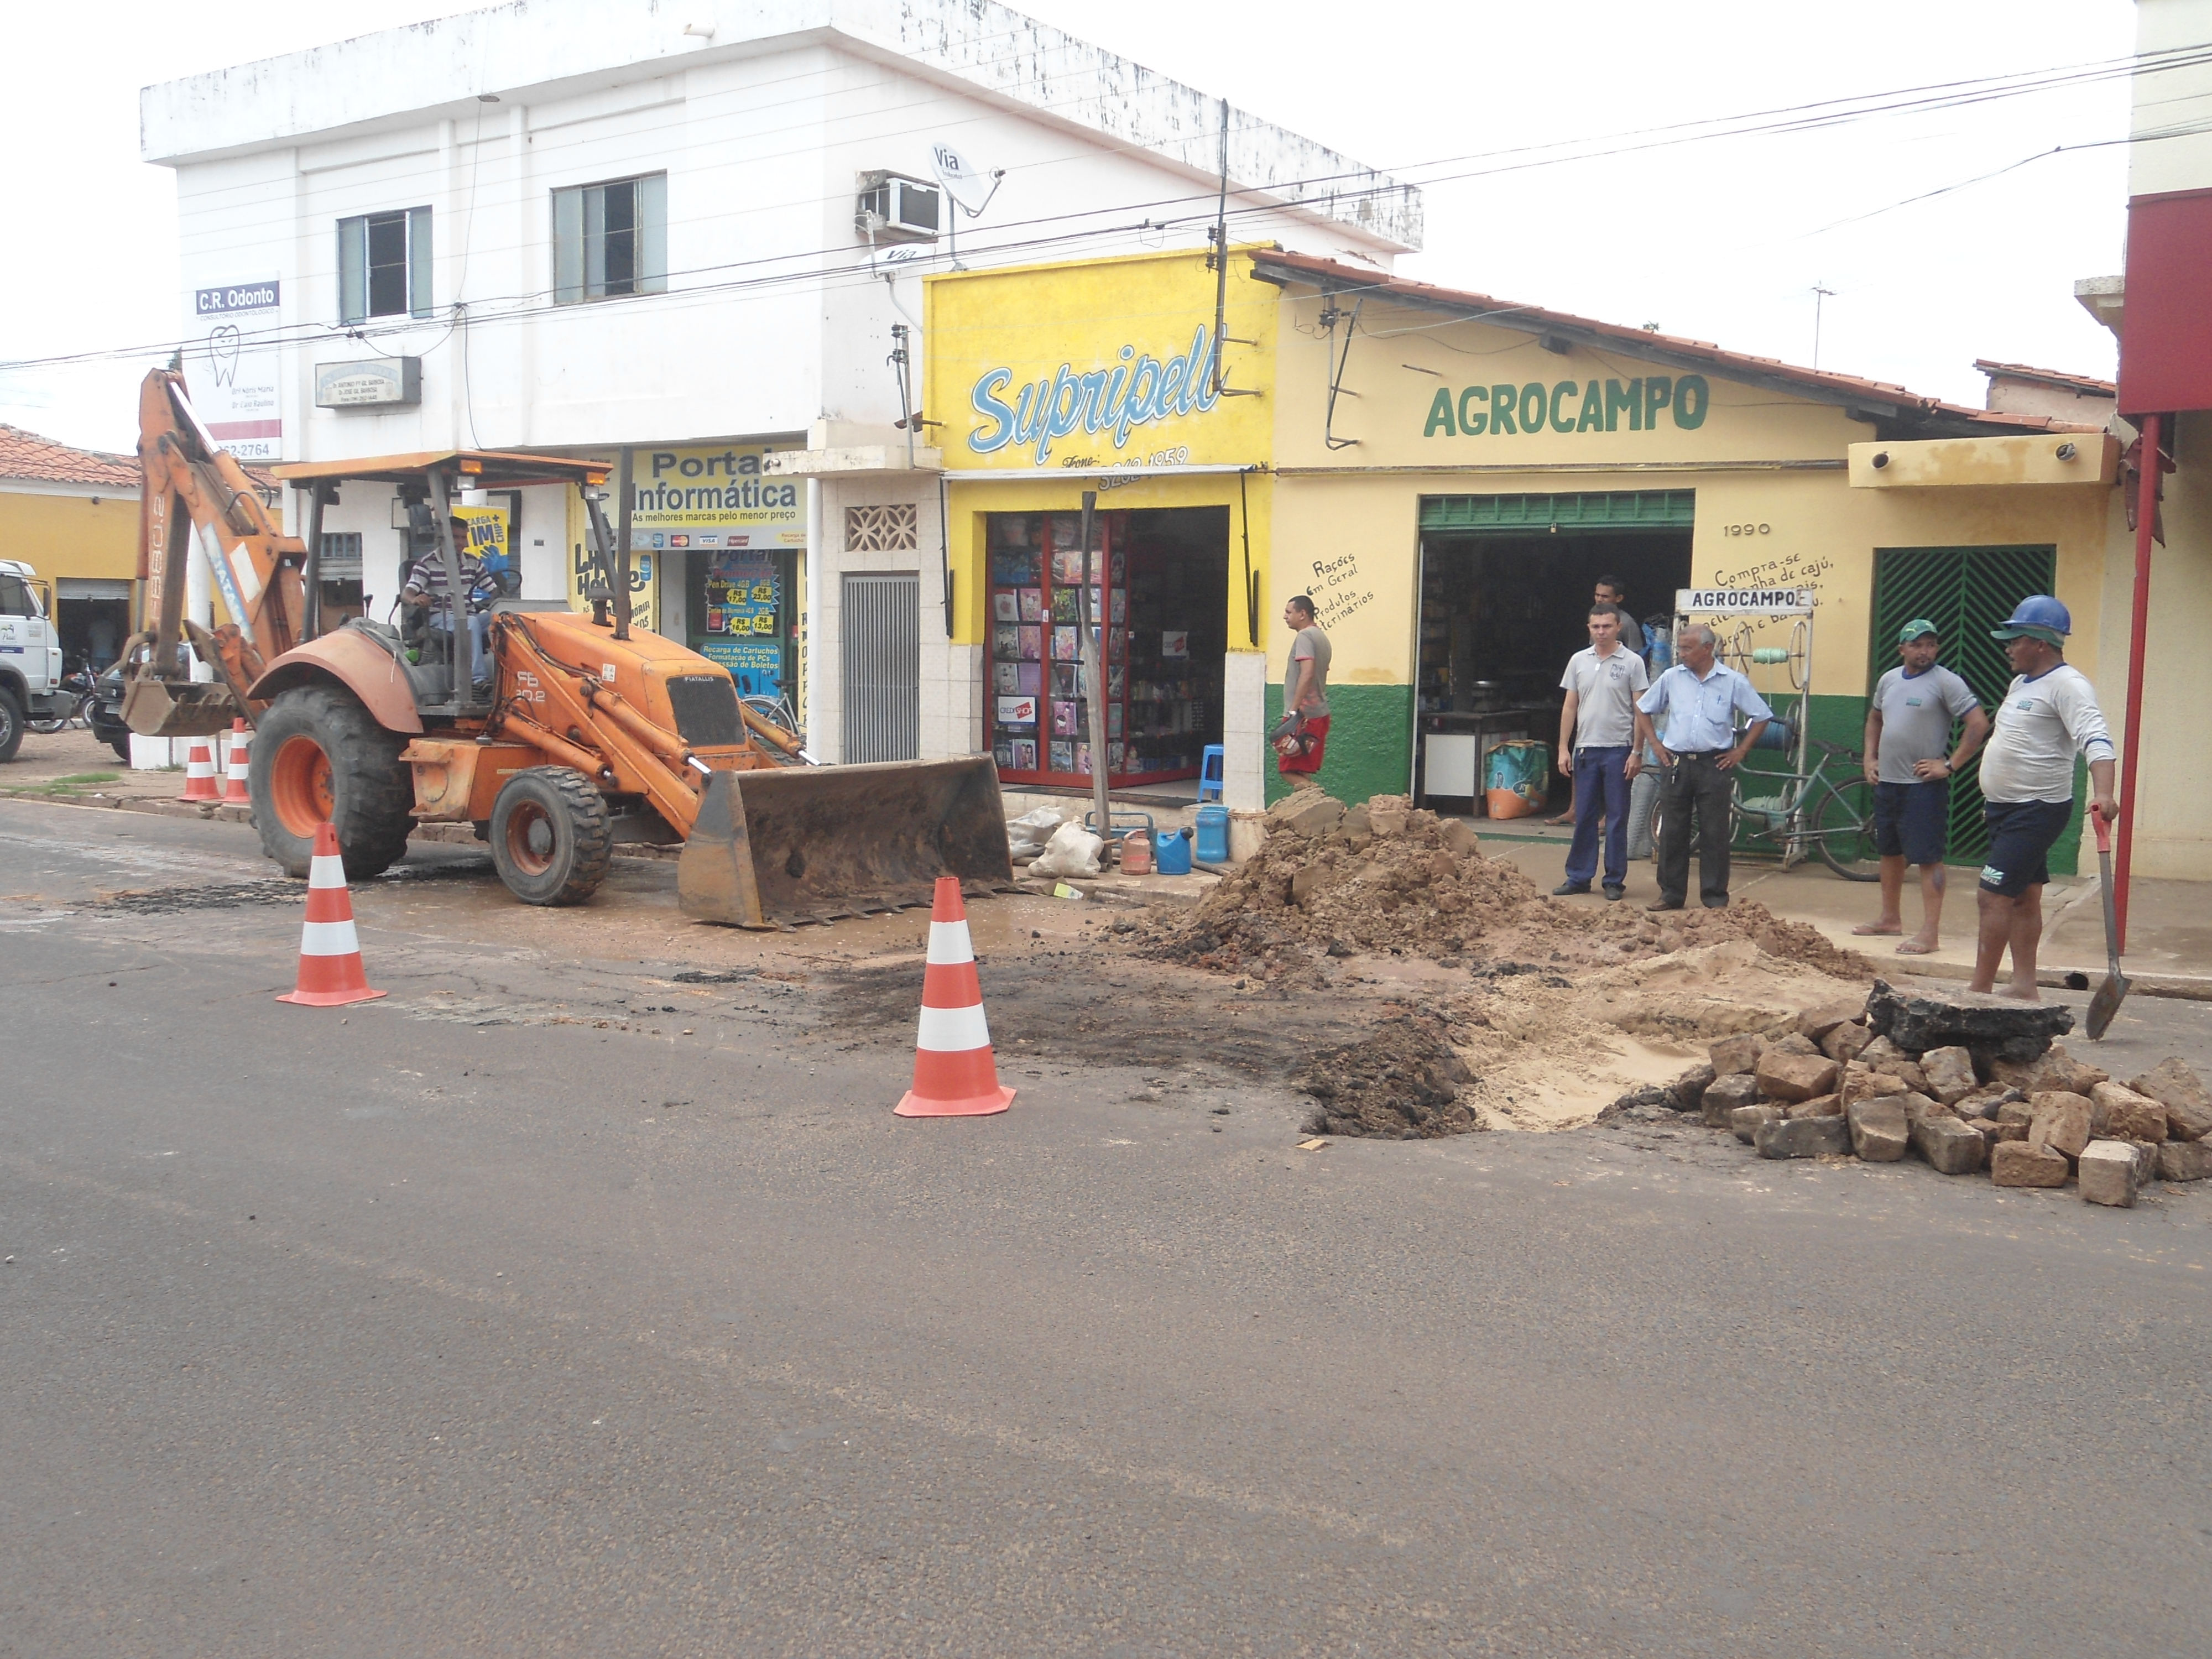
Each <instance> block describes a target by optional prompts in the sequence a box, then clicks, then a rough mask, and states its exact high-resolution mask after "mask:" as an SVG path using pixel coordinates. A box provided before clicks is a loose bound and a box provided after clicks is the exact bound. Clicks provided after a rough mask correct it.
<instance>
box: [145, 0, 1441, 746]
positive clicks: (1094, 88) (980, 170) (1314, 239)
mask: <svg viewBox="0 0 2212 1659" xmlns="http://www.w3.org/2000/svg"><path fill="white" fill-rule="evenodd" d="M142 119H143V154H144V155H145V157H146V159H147V160H148V161H154V162H157V163H159V164H161V165H163V166H166V167H171V168H173V169H174V171H175V173H176V175H177V196H178V210H179V216H180V222H181V228H182V252H183V269H184V283H183V286H184V289H185V293H184V296H183V299H184V305H185V317H186V326H187V330H188V337H189V338H190V340H191V349H189V350H188V351H187V354H186V359H185V367H186V371H187V374H188V376H189V378H190V380H191V385H192V387H193V391H194V393H195V396H196V398H197V401H198V403H199V405H200V407H201V410H202V413H203V415H204V417H205V418H206V419H207V420H208V421H209V422H210V425H211V427H212V428H213V430H214V431H215V433H216V436H217V437H218V438H219V439H220V440H222V441H224V442H225V443H226V444H228V446H229V447H231V448H232V449H233V450H234V452H236V453H239V454H240V456H241V458H243V459H248V460H251V461H255V462H259V463H272V462H276V461H297V460H315V461H322V460H331V459H344V458H349V457H355V456H369V455H384V454H403V453H416V452H440V451H449V450H453V449H459V448H477V449H494V450H529V451H539V452H550V453H567V454H588V455H595V456H605V457H609V458H617V457H618V456H619V454H620V453H621V452H622V451H623V450H624V449H627V450H629V454H630V463H631V467H632V476H633V477H634V483H635V497H634V507H633V512H632V519H631V523H632V532H631V538H632V545H633V547H634V548H635V556H636V568H637V578H636V579H637V581H638V584H639V586H638V591H637V592H636V595H635V605H636V608H637V611H638V612H639V614H640V615H641V617H642V618H643V619H645V620H646V621H647V622H649V623H650V625H652V626H653V627H654V628H655V629H658V630H659V631H660V632H662V633H665V634H667V635H671V637H674V638H677V639H679V640H684V641H687V642H689V643H690V644H691V645H692V646H694V647H696V648H697V649H700V650H702V651H704V652H706V653H708V654H709V655H711V656H714V657H715V658H717V659H720V660H721V661H724V662H726V664H728V665H730V667H731V668H732V671H733V672H735V673H736V674H737V675H738V678H739V679H740V682H741V684H744V686H745V687H746V688H747V689H751V690H763V691H767V692H769V693H771V694H773V693H774V692H775V690H777V689H778V688H779V686H780V687H781V689H783V690H785V691H786V692H787V693H788V694H789V695H790V696H791V697H792V699H793V703H794V704H795V705H797V706H799V708H800V709H801V711H802V713H803V716H804V718H805V724H806V726H807V728H808V731H809V735H810V738H811V742H812V744H813V745H814V747H815V750H817V753H818V754H820V755H821V756H822V757H823V758H825V759H829V760H837V759H887V758H898V757H908V756H914V755H920V756H923V757H936V756H942V755H947V754H958V753H967V752H971V751H973V750H975V749H977V748H978V747H980V745H981V740H982V738H981V720H980V709H979V700H980V697H981V690H980V687H981V671H980V668H979V665H978V664H977V662H976V661H975V660H973V656H974V652H975V647H955V646H953V645H952V644H951V642H950V641H949V638H948V630H947V628H946V625H945V624H946V616H947V613H946V606H945V587H946V584H947V578H946V576H945V559H944V549H943V544H942V539H941V532H940V523H941V519H940V512H939V501H940V497H939V473H938V468H937V452H936V447H935V445H934V443H933V438H934V436H935V435H936V434H937V433H938V431H939V427H938V426H937V425H935V424H934V423H933V419H932V417H933V413H934V412H933V411H930V410H923V409H921V408H919V407H917V402H918V398H919V388H920V387H921V386H923V385H924V384H925V383H926V382H925V379H924V374H923V365H922V363H921V360H920V359H921V328H920V325H919V324H920V317H921V282H920V278H921V276H924V275H925V274H927V273H929V272H931V271H937V270H947V269H951V268H953V267H954V265H955V263H956V261H957V264H960V265H981V264H1012V263H1025V262H1031V261H1037V260H1047V259H1066V258H1081V257H1085V256H1089V255H1093V254H1107V253H1114V252H1134V251H1139V250H1142V249H1147V248H1158V247H1173V246H1195V245H1202V244H1203V243H1205V241H1206V238H1207V235H1208V234H1209V232H1210V230H1211V229H1212V226H1213V225H1214V223H1215V222H1216V217H1217V213H1218V212H1219V211H1221V210H1222V199H1221V198H1222V197H1223V196H1224V194H1225V214H1226V222H1227V225H1228V228H1229V234H1230V236H1231V239H1232V240H1235V241H1238V242H1252V241H1273V242H1279V243H1280V244H1282V245H1284V246H1286V247H1289V248H1291V249H1294V250H1298V251H1304V252H1312V253H1316V254H1323V255H1326V256H1328V257H1330V258H1335V259H1338V260H1340V261H1344V262H1346V263H1351V264H1358V265H1365V266H1371V267H1373V268H1375V269H1376V270H1378V271H1388V270H1389V268H1390V264H1391V261H1392V259H1393V258H1394V256H1395V255H1396V254H1398V253H1400V252H1406V251H1407V250H1410V249H1413V248H1415V247H1417V246H1419V242H1420V235H1421V204H1420V200H1419V194H1418V192H1417V191H1413V189H1411V188H1409V187H1406V186H1401V185H1396V184H1394V183H1393V182H1392V181H1391V180H1390V179H1387V178H1385V177H1383V175H1381V174H1379V173H1376V172H1374V171H1373V170H1371V169H1370V168H1367V167H1362V166H1360V165H1359V164H1358V163H1357V162H1355V161H1351V160H1349V159H1347V158H1346V157H1345V156H1342V155H1338V154H1336V153H1335V152H1334V151H1332V150H1330V149H1326V148H1324V147H1323V146H1322V145H1321V144H1319V143H1316V142H1314V141H1312V140H1310V139H1308V138H1304V137H1299V136H1298V135H1297V134H1295V133H1291V132H1287V131H1283V130H1282V129H1280V128H1279V127H1276V126H1273V125H1269V124H1268V123H1267V122H1264V121H1261V120H1259V119H1257V118H1255V117H1253V116H1250V115H1248V114H1246V113H1244V112H1241V111H1238V110H1236V109H1234V108H1231V107H1230V106H1226V105H1225V103H1224V102H1223V101H1222V100H1218V99H1215V98H1211V97H1208V96H1206V95H1205V94H1201V93H1200V92H1198V91H1196V90H1195V89H1194V88H1189V87H1186V86H1182V85H1180V84H1178V83H1177V82H1173V81H1170V80H1168V79H1166V78H1164V77H1163V76H1158V75H1156V74H1154V73H1152V71H1150V70H1146V69H1144V68H1142V67H1141V66H1139V65H1138V64H1132V63H1129V62H1127V61H1126V60H1124V59H1122V58H1117V57H1115V56H1114V55H1113V54H1112V53H1110V52H1105V51H1103V50H1102V49H1100V48H1098V47H1097V46H1090V45H1087V44H1085V42H1083V41H1081V40H1076V39H1073V38H1072V37H1070V36H1068V35H1066V34H1065V33H1060V32H1059V31H1058V30H1055V29H1053V28H1049V27H1045V26H1044V25H1042V24H1040V23H1038V22H1036V21H1033V20H1031V19H1029V18H1026V17H1024V16H1023V15H1020V14H1019V13H1018V12H1014V11H1012V10H1009V9H1006V8H1004V7H1001V6H998V5H994V4H988V3H976V0H747V3H741V0H518V3H514V4H510V5H506V6H501V7H498V8H495V9H489V10H483V11H476V12H471V13H468V14H466V15H460V16H456V17H453V18H448V19H446V20H443V21H436V22H430V23H423V24H420V25H416V26H413V27H405V28H397V29H390V30H386V31H384V32H382V33H375V34H370V35H364V36H362V37H360V38H358V39H356V40H346V41H342V42H339V43H337V44H335V45H331V46H324V47H319V48H317V49H315V50H313V51H310V52H297V53H295V54H292V55H290V56H289V57H284V58H271V59H268V60H266V61H264V62H260V63H253V64H241V65H239V66H237V67H235V68H232V69H228V70H218V71H216V72H215V73H212V74H207V75H201V76H192V77H191V78H189V79H185V80H180V81H174V82H167V83H164V84H162V85H159V86H155V87H150V88H147V89H146V91H145V92H144V94H143V100H142ZM1224 180H1225V184H1224ZM1204 280H1205V281H1206V282H1207V283H1210V281H1211V279H1210V278H1206V279H1204ZM1211 301H1212V294H1211V291H1210V289H1209V290H1208V291H1207V292H1206V293H1203V294H1199V293H1194V295H1192V296H1191V310H1192V312H1193V313H1194V314H1204V315H1207V316H1209V317H1210V315H1211ZM902 422H904V424H902ZM793 451H799V452H809V453H805V454H803V455H799V456H793V454H792V453H791V452H793ZM771 454H779V455H781V456H782V457H783V459H781V460H779V461H777V462H775V463H774V464H773V465H768V464H767V461H766V458H767V457H769V456H770V455H771ZM474 504H475V505H476V506H477V507H483V508H489V509H497V510H498V516H497V517H496V518H495V519H493V520H492V522H494V523H496V524H499V525H500V526H501V529H502V530H503V532H504V534H505V538H506V542H505V545H506V549H507V556H509V558H510V559H511V561H512V562H513V564H514V565H515V566H516V567H517V568H519V571H520V579H521V582H522V592H523V594H524V596H525V597H526V598H536V599H549V598H557V597H561V596H562V595H564V594H565V595H568V596H569V597H571V598H572V599H574V598H575V597H576V596H577V592H578V582H577V577H576V568H577V564H578V561H579V557H580V552H581V544H582V543H583V540H584V531H583V527H582V526H581V524H580V521H579V515H578V513H577V511H576V509H575V507H574V505H573V504H572V503H571V502H569V501H564V500H563V499H562V498H561V496H560V494H559V492H557V491H555V490H550V489H549V490H546V491H543V492H538V491H528V490H526V491H520V492H517V493H515V494H514V495H512V496H509V497H505V498H501V499H495V500H482V501H477V502H475V503H474ZM614 505H615V504H614V503H610V516H613V508H614ZM293 507H294V509H295V520H294V521H295V523H303V522H304V506H303V504H301V503H299V502H296V501H295V503H293ZM397 507H398V502H397V500H396V498H395V497H394V496H393V495H392V494H391V493H390V489H389V487H388V486H374V487H372V486H364V485H353V486H349V487H348V489H347V490H346V492H345V493H344V495H343V498H342V499H341V501H339V502H338V503H337V505H335V506H333V507H329V508H327V509H326V512H325V517H324V520H323V533H324V554H325V562H324V569H323V574H324V576H325V580H328V581H331V583H333V586H332V588H331V589H330V590H327V591H328V592H329V595H330V598H331V599H332V600H334V601H337V602H340V603H343V602H347V601H351V600H355V599H360V600H361V601H362V602H364V603H365V604H366V605H367V606H368V609H369V610H370V611H372V612H374V613H375V614H378V615H381V614H383V613H384V611H386V609H387V608H388V607H389V606H390V605H391V604H392V599H394V597H395V596H396V594H397V593H398V586H399V574H400V571H401V569H402V568H403V566H404V560H405V558H406V556H407V555H406V547H405V536H406V532H405V531H404V529H400V528H396V527H395V526H396V525H404V523H405V514H404V512H398V511H397V510H396V509H397ZM349 583H357V584H358V586H357V587H355V586H347V585H346V584H349Z"/></svg>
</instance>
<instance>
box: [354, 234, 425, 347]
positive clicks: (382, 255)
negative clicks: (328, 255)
mask: <svg viewBox="0 0 2212 1659" xmlns="http://www.w3.org/2000/svg"><path fill="white" fill-rule="evenodd" d="M429 314H430V210H429V209H428V208H426V207H418V208H403V209H401V210H398V212H394V213H364V214H362V215H361V216H359V217H358V218H353V219H341V220H339V221H338V319H339V320H340V321H341V322H348V323H361V322H367V321H368V320H369V319H371V318H374V317H428V315H429Z"/></svg>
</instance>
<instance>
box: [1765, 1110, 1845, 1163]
mask: <svg viewBox="0 0 2212 1659" xmlns="http://www.w3.org/2000/svg"><path fill="white" fill-rule="evenodd" d="M1751 1144H1752V1146H1753V1149H1754V1150H1756V1151H1757V1152H1758V1153H1759V1156H1760V1157H1761V1158H1822V1157H1839V1156H1841V1155H1842V1154H1844V1153H1845V1152H1850V1150H1851V1132H1850V1126H1849V1125H1848V1124H1846V1123H1845V1122H1844V1120H1843V1119H1842V1118H1839V1117H1785V1118H1778V1119H1776V1120H1775V1121H1772V1122H1770V1123H1762V1124H1761V1125H1759V1130H1758V1132H1757V1133H1755V1134H1754V1135H1753V1137H1752V1142H1751Z"/></svg>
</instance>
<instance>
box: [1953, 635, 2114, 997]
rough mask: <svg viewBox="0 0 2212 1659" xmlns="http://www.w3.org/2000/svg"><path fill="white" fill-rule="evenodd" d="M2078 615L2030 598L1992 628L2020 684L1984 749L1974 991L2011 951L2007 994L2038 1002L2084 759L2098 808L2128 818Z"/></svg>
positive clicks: (1987, 985)
mask: <svg viewBox="0 0 2212 1659" xmlns="http://www.w3.org/2000/svg"><path fill="white" fill-rule="evenodd" d="M2073 631H2074V619H2073V617H2071V616H2070V615H2069V613H2068V611H2067V609H2066V607H2065V606H2064V605H2061V604H2059V602H2058V601H2057V599H2052V598H2051V596H2050V595H2049V594H2047V593H2035V594H2031V595H2030V596H2029V597H2027V599H2022V600H2021V602H2020V604H2019V605H2018V606H2016V607H2015V609H2014V611H2013V613H2012V615H2011V616H2010V617H2008V618H2006V620H2005V623H2004V626H2003V627H2002V628H1996V629H1990V635H1991V637H1992V638H1995V639H2000V640H2002V641H2004V642H2005V656H2006V658H2007V659H2008V661H2010V662H2011V664H2012V667H2013V674H2014V679H2013V683H2012V684H2011V686H2010V687H2009V688H2008V690H2006V692H2005V695H2004V702H2002V704H2000V705H1999V706H1998V708H1997V714H1996V725H1995V726H1993V728H1992V729H1991V731H1990V741H1989V746H1988V747H1987V748H1986V749H1984V750H1983V751H1982V776H1981V784H1982V797H1983V799H1984V802H1985V803H1986V804H1985V805H1984V817H1985V818H1986V820H1987V822H1988V824H1989V830H1990V854H1989V862H1988V863H1987V864H1986V865H1984V866H1983V868H1982V881H1981V890H1980V891H1979V892H1978V893H1977V894H1976V895H1975V896H1976V898H1977V899H1978V901H1979V903H1980V907H1981V918H1980V920H1981V932H1980V938H1979V939H1978V942H1977V945H1976V949H1975V952H1974V977H1973V981H1972V984H1971V985H1970V986H1969V987H1968V988H1969V989H1970V990H1975V991H1989V990H1993V989H1995V987H1996V977H1997V967H1998V965H1999V963H2002V961H2003V960H2004V953H2005V951H2006V949H2007V948H2008V947H2009V948H2010V949H2011V951H2012V978H2011V981H2010V983H2009V984H2008V986H2007V987H2006V990H2005V994H2006V995H2008V996H2014V997H2018V998H2019V999H2020V1000H2021V1001H2023V1002H2033V1001H2035V1000H2037V996H2036V988H2035V951H2036V945H2037V944H2038V943H2039V941H2040V940H2041V939H2042V938H2043V889H2044V884H2045V883H2046V882H2048V881H2049V880H2050V879H2051V869H2050V866H2049V865H2048V864H2047V863H2046V862H2045V858H2046V856H2047V854H2049V853H2050V851H2051V843H2052V842H2055V841H2057V839H2058V836H2059V834H2060V832H2061V831H2063V829H2065V828H2066V826H2067V824H2068V823H2070V822H2071V821H2072V819H2073V816H2074V757H2075V756H2076V755H2081V756H2083V757H2086V758H2087V761H2088V763H2089V787H2090V790H2091V792H2092V793H2091V796H2090V801H2089V810H2090V811H2092V812H2094V813H2095V814H2096V815H2097V816H2098V817H2100V818H2101V819H2102V820H2103V821H2104V823H2105V824H2106V825H2109V824H2110V823H2112V820H2113V819H2114V818H2117V817H2119V815H2120V807H2119V803H2118V801H2117V800H2115V799H2113V798H2112V737H2111V735H2110V734H2109V733H2108V732H2106V730H2105V716H2104V714H2103V712H2102V711H2101V710H2100V708H2098V707H2097V691H2096V688H2095V687H2094V686H2093V685H2091V684H2089V681H2088V678H2087V676H2086V675H2084V674H2083V673H2082V672H2081V670H2080V669H2078V668H2075V667H2074V666H2073V665H2070V664H2069V663H2068V662H2067V660H2066V637H2067V635H2069V634H2071V633H2072V632H2073Z"/></svg>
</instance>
